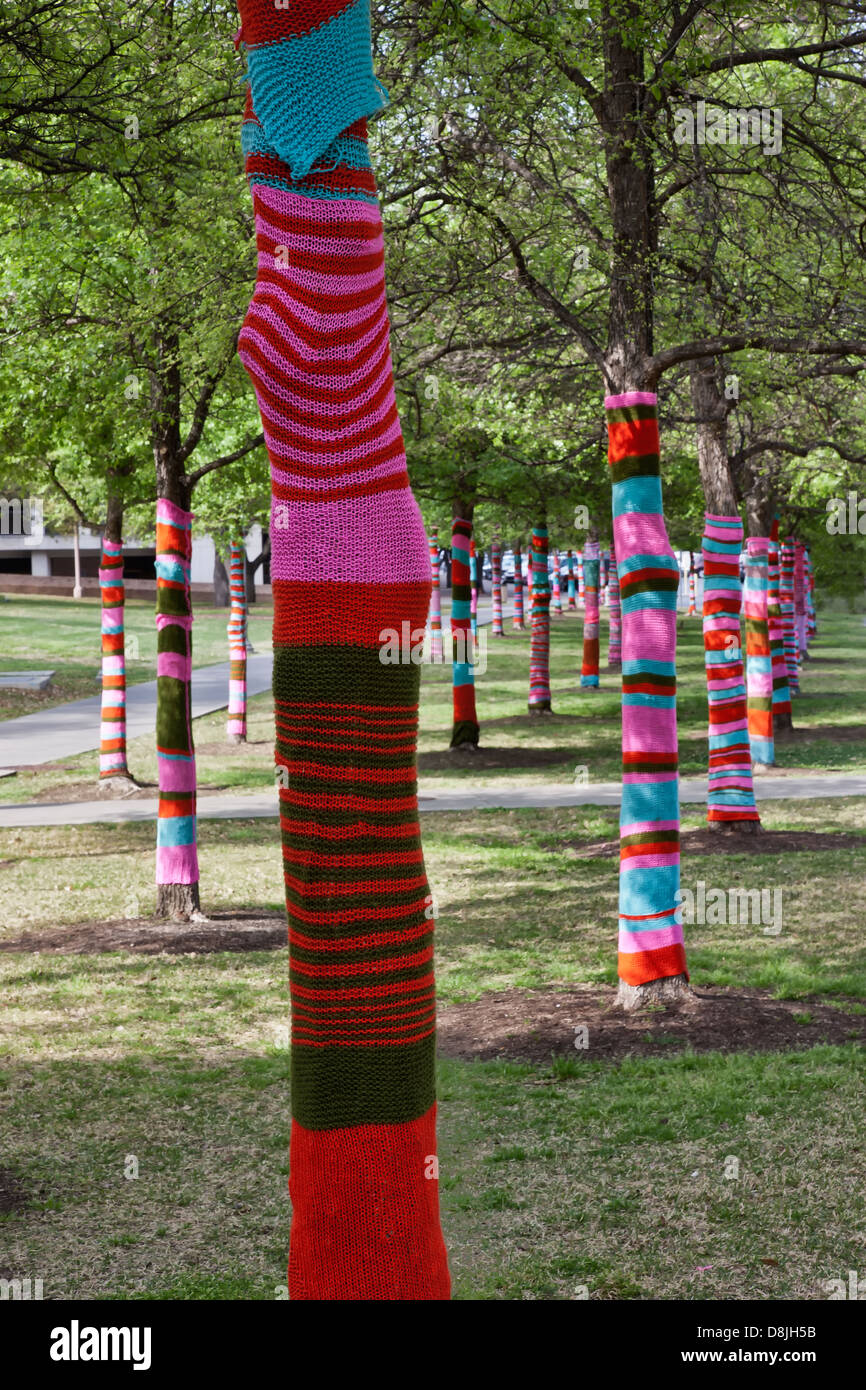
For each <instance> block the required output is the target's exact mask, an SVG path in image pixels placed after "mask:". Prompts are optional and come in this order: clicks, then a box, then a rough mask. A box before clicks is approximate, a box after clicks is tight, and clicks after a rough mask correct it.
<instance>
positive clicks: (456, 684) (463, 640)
mask: <svg viewBox="0 0 866 1390" xmlns="http://www.w3.org/2000/svg"><path fill="white" fill-rule="evenodd" d="M471 539H472V522H471V521H463V520H462V519H461V518H460V517H457V518H455V520H454V524H453V526H452V528H451V679H452V685H453V703H454V723H453V726H452V729H451V747H452V748H460V747H462V746H463V745H464V744H467V743H468V744H471V745H472V746H473V747H475V746H477V744H478V737H479V728H478V716H477V714H476V713H475V665H474V659H475V639H474V637H473V635H472V586H471V582H470V549H471Z"/></svg>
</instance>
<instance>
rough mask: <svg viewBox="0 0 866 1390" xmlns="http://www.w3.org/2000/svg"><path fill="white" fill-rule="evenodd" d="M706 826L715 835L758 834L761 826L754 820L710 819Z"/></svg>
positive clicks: (761, 831) (760, 831) (761, 828)
mask: <svg viewBox="0 0 866 1390" xmlns="http://www.w3.org/2000/svg"><path fill="white" fill-rule="evenodd" d="M707 826H708V828H709V829H710V830H712V831H713V833H714V834H716V835H760V834H762V833H763V826H762V825H761V822H760V821H756V820H727V821H726V820H711V821H708V822H707Z"/></svg>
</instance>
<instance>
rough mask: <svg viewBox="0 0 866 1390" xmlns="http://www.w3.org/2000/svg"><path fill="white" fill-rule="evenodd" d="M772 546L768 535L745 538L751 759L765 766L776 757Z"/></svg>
mask: <svg viewBox="0 0 866 1390" xmlns="http://www.w3.org/2000/svg"><path fill="white" fill-rule="evenodd" d="M769 546H770V542H769V539H768V538H767V537H766V536H750V537H749V539H748V541H747V542H746V587H745V593H744V596H743V608H744V611H745V619H746V689H747V691H748V709H749V744H750V746H751V751H752V762H753V763H755V764H757V765H759V766H763V767H770V766H772V764H773V763H774V762H775V760H776V756H775V750H774V742H773V659H772V655H771V652H770V629H769V623H768V618H767V552H768V550H769Z"/></svg>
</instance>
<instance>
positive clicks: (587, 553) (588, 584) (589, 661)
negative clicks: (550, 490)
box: [580, 541, 599, 688]
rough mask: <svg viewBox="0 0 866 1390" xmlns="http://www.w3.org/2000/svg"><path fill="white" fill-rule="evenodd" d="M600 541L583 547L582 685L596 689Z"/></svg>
mask: <svg viewBox="0 0 866 1390" xmlns="http://www.w3.org/2000/svg"><path fill="white" fill-rule="evenodd" d="M598 578H599V550H598V541H587V542H586V545H585V546H584V547H583V596H584V604H585V607H584V612H583V663H582V665H581V668H580V683H581V685H584V686H589V687H591V688H595V687H596V686H597V685H598Z"/></svg>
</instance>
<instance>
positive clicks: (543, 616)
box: [529, 526, 551, 714]
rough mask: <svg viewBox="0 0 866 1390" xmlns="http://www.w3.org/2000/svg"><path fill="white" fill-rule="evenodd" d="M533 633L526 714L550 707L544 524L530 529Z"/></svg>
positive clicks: (538, 712) (547, 582)
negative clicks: (527, 709) (527, 710)
mask: <svg viewBox="0 0 866 1390" xmlns="http://www.w3.org/2000/svg"><path fill="white" fill-rule="evenodd" d="M530 574H531V581H532V634H531V638H530V644H529V713H530V714H543V713H544V712H545V711H547V710H550V708H551V703H550V575H549V573H548V569H547V527H546V526H534V527H533V528H532V558H531V570H530Z"/></svg>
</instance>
